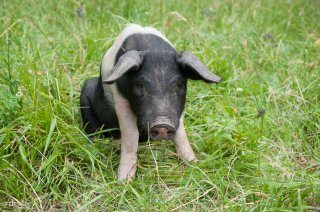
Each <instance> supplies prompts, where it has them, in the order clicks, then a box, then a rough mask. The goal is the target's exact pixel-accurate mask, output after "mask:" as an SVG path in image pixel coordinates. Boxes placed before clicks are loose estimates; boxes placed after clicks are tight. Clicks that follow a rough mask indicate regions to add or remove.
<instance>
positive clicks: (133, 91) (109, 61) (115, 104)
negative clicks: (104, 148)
mask: <svg viewBox="0 0 320 212" xmlns="http://www.w3.org/2000/svg"><path fill="white" fill-rule="evenodd" d="M188 78H190V79H196V80H197V79H201V80H204V81H207V82H219V81H220V80H221V78H219V77H218V76H216V75H214V74H213V73H211V72H210V71H209V70H207V68H206V67H205V66H204V65H203V64H202V63H201V62H200V61H199V60H198V58H196V56H194V55H193V54H191V53H189V52H177V51H176V50H175V48H174V47H173V45H172V44H171V43H170V42H169V41H168V40H167V39H166V38H165V37H164V36H163V35H162V34H161V33H160V32H159V31H157V30H155V29H153V28H148V27H141V26H138V25H129V26H128V27H126V28H125V30H124V31H123V32H122V33H121V34H120V35H119V36H118V37H117V39H116V40H115V42H114V44H113V46H112V47H111V48H110V49H109V50H108V51H107V52H106V53H105V55H104V57H103V60H102V64H101V73H100V77H99V78H92V79H89V80H87V81H86V83H85V86H84V88H83V90H82V93H81V98H80V105H81V113H82V117H83V121H84V123H85V124H86V132H87V133H93V132H96V131H98V130H100V129H101V128H103V129H110V128H120V131H111V132H107V133H105V134H106V135H107V136H112V137H119V136H120V132H121V160H120V166H119V170H118V178H119V179H124V178H128V177H130V176H132V175H133V174H134V173H135V168H136V160H137V155H136V152H137V147H138V141H146V140H148V139H149V138H150V139H151V140H173V141H174V142H175V144H176V148H177V153H178V154H179V155H180V156H181V157H182V158H183V159H185V160H187V161H190V160H194V159H195V155H194V153H193V151H192V149H191V146H190V144H189V141H188V138H187V136H186V132H185V129H184V126H183V117H182V112H183V109H184V105H185V98H186V84H187V79H188Z"/></svg>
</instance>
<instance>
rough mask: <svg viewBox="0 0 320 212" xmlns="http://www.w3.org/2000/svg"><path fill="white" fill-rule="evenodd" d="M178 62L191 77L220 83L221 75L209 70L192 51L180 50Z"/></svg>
mask: <svg viewBox="0 0 320 212" xmlns="http://www.w3.org/2000/svg"><path fill="white" fill-rule="evenodd" d="M177 62H178V64H179V65H180V67H181V69H182V70H183V71H184V72H186V73H187V76H188V78H190V79H193V80H204V81H206V82H214V83H218V82H220V81H221V80H222V78H221V77H219V76H217V75H215V74H214V73H212V72H211V71H209V70H208V68H207V67H206V66H205V65H204V64H203V63H202V62H201V61H200V60H199V59H198V58H197V57H196V56H195V55H194V54H192V53H191V52H187V51H182V52H178V53H177Z"/></svg>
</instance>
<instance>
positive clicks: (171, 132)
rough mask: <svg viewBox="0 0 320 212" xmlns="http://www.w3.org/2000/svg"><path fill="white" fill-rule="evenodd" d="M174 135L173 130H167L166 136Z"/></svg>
mask: <svg viewBox="0 0 320 212" xmlns="http://www.w3.org/2000/svg"><path fill="white" fill-rule="evenodd" d="M174 133H175V131H173V130H169V131H168V133H167V134H168V136H173V135H174Z"/></svg>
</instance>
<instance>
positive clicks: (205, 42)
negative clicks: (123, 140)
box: [0, 0, 320, 211]
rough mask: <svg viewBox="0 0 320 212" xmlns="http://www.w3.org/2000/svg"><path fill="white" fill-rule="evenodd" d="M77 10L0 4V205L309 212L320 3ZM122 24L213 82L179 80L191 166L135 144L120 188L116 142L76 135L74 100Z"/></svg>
mask: <svg viewBox="0 0 320 212" xmlns="http://www.w3.org/2000/svg"><path fill="white" fill-rule="evenodd" d="M80 2H81V1H77V0H74V1H45V0H41V1H35V0H26V1H18V0H11V1H9V0H1V3H0V4H1V7H0V23H1V24H0V52H1V54H0V184H1V186H0V209H1V210H24V211H26V210H30V211H34V210H38V211H56V210H67V211H73V210H79V211H99V210H100V211H105V210H108V211H111V210H116V211H136V210H142V211H169V210H172V211H214V210H217V211H239V210H242V211H247V210H254V211H264V210H268V211H269V210H271V211H287V210H289V211H292V210H295V211H305V210H310V211H312V210H320V138H319V137H320V130H319V129H320V107H319V103H320V68H319V67H320V66H319V55H320V54H319V53H320V22H319V20H320V13H319V8H320V2H319V1H316V0H305V1H302V0H301V1H300V0H283V1H277V0H262V1H249V0H244V1H232V0H215V1H201V0H198V1H194V0H184V1H169V0H168V1H165V0H155V1H151V0H128V1H117V0H110V1H101V0H96V1H83V3H80ZM130 22H134V23H138V24H141V25H145V26H153V27H155V28H157V29H159V30H160V31H162V32H163V33H164V34H165V35H166V36H167V37H168V38H169V39H170V40H171V42H172V43H173V44H174V45H175V46H176V48H177V49H178V50H188V51H191V52H193V53H195V54H196V55H197V56H198V57H199V58H200V59H201V60H202V61H203V62H204V63H205V64H206V65H207V66H208V67H209V69H210V70H212V71H213V72H214V73H216V74H217V75H219V76H222V77H223V81H222V82H221V83H219V84H214V85H212V84H206V83H203V82H197V81H190V82H189V83H188V94H187V103H186V110H185V113H184V115H185V121H186V123H185V125H186V128H187V132H188V135H189V138H190V140H191V142H192V146H193V149H194V150H195V152H196V155H197V157H198V162H195V163H189V164H188V163H185V162H184V161H181V160H179V159H177V157H176V153H175V149H174V145H173V143H172V142H170V141H166V142H150V143H144V144H141V145H140V146H139V153H138V157H139V164H138V172H137V175H136V178H135V179H134V180H132V181H131V182H119V181H117V180H116V171H117V167H118V165H119V144H118V142H117V141H115V140H112V139H104V138H97V139H95V140H93V141H90V140H89V139H88V138H87V136H86V135H85V134H84V132H83V127H82V125H81V117H80V113H79V96H80V90H81V86H82V85H83V82H84V80H85V79H87V78H90V77H93V76H98V74H99V66H100V60H101V58H102V56H103V54H104V52H105V51H106V50H107V49H108V47H110V46H111V45H112V42H113V40H114V39H115V37H116V36H117V35H118V33H119V32H120V31H121V30H122V29H123V28H124V27H125V26H126V24H127V23H130Z"/></svg>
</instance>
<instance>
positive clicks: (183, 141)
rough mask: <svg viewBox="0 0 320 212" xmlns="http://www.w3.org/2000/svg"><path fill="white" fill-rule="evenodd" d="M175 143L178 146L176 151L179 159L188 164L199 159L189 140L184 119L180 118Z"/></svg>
mask: <svg viewBox="0 0 320 212" xmlns="http://www.w3.org/2000/svg"><path fill="white" fill-rule="evenodd" d="M173 141H174V143H175V145H176V150H177V154H178V156H179V157H181V158H182V159H183V160H186V161H188V162H189V161H192V160H195V159H197V158H196V156H195V154H194V153H193V150H192V148H191V145H190V142H189V140H188V137H187V133H186V130H185V128H184V124H183V118H182V117H181V118H180V123H179V127H178V130H177V131H176V135H175V137H174V139H173Z"/></svg>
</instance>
